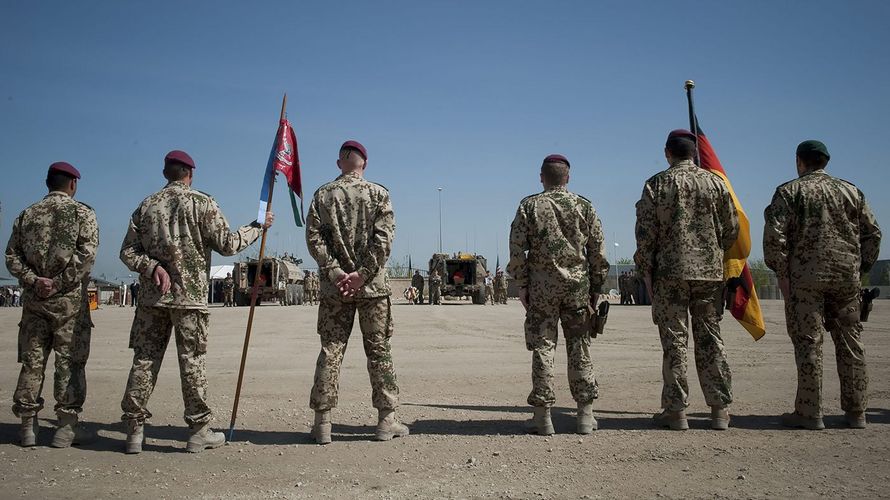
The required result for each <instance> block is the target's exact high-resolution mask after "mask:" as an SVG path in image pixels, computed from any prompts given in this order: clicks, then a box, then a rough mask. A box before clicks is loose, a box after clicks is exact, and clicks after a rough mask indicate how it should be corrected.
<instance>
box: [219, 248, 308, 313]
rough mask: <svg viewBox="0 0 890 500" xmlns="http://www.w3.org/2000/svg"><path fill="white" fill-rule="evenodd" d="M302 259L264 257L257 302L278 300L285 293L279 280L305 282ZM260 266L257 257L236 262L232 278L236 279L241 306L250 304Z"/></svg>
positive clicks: (237, 295) (288, 282)
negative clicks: (279, 285) (279, 284)
mask: <svg viewBox="0 0 890 500" xmlns="http://www.w3.org/2000/svg"><path fill="white" fill-rule="evenodd" d="M302 263H303V261H302V259H279V258H269V259H263V269H262V273H261V274H262V278H261V279H260V288H259V290H258V292H257V304H260V303H262V302H263V301H264V300H265V301H275V300H278V298H279V295H280V294H281V293H283V292H282V291H281V290H280V289H279V288H278V282H279V281H281V280H284V282H285V283H286V284H292V283H298V284H302V283H303V271H302V270H301V269H300V264H302ZM258 268H259V265H258V262H257V261H256V259H248V260H247V261H245V262H236V263H235V269H234V272H233V273H232V278H234V279H235V303H236V304H238V305H239V306H247V305H250V294H251V291H252V288H253V282H254V280H255V279H256V276H257V269H258Z"/></svg>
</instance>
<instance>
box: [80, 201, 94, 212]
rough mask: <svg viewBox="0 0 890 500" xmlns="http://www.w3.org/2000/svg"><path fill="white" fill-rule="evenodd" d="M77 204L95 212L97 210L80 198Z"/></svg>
mask: <svg viewBox="0 0 890 500" xmlns="http://www.w3.org/2000/svg"><path fill="white" fill-rule="evenodd" d="M77 204H78V205H80V206H82V207H84V208H86V209H87V210H89V211H91V212H95V211H96V210H95V209H94V208H93V207H91V206H89V205H87V204H86V203H84V202H82V201H80V200H77Z"/></svg>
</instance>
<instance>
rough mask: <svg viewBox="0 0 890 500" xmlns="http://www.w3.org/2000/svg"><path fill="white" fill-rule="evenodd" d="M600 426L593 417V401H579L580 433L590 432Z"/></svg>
mask: <svg viewBox="0 0 890 500" xmlns="http://www.w3.org/2000/svg"><path fill="white" fill-rule="evenodd" d="M597 427H598V424H597V422H596V419H595V418H593V402H590V403H584V404H582V403H578V434H590V433H592V432H593V431H595V430H596V429H597Z"/></svg>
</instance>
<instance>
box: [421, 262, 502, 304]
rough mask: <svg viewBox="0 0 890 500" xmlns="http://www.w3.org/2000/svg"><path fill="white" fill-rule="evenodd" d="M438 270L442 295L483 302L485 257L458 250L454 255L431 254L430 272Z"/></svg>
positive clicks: (475, 302) (486, 268)
mask: <svg viewBox="0 0 890 500" xmlns="http://www.w3.org/2000/svg"><path fill="white" fill-rule="evenodd" d="M433 270H438V271H439V276H442V296H443V297H469V298H470V299H471V300H472V301H473V303H474V304H485V282H484V280H485V273H486V272H488V264H487V262H486V260H485V257H483V256H481V255H475V254H466V253H460V252H458V253H457V254H456V255H454V256H449V255H448V254H445V253H436V254H433V257H432V258H431V259H430V273H432V272H433Z"/></svg>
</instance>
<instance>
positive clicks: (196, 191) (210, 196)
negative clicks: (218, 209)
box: [192, 189, 213, 200]
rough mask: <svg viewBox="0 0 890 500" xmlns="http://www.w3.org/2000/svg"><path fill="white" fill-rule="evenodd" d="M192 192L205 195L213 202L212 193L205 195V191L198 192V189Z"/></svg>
mask: <svg viewBox="0 0 890 500" xmlns="http://www.w3.org/2000/svg"><path fill="white" fill-rule="evenodd" d="M192 191H194V192H195V193H198V194H200V195H203V196H205V197H207V198H210V199H211V200H212V199H213V196H212V195H211V194H210V193H205V192H204V191H198V190H197V189H193V190H192Z"/></svg>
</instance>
